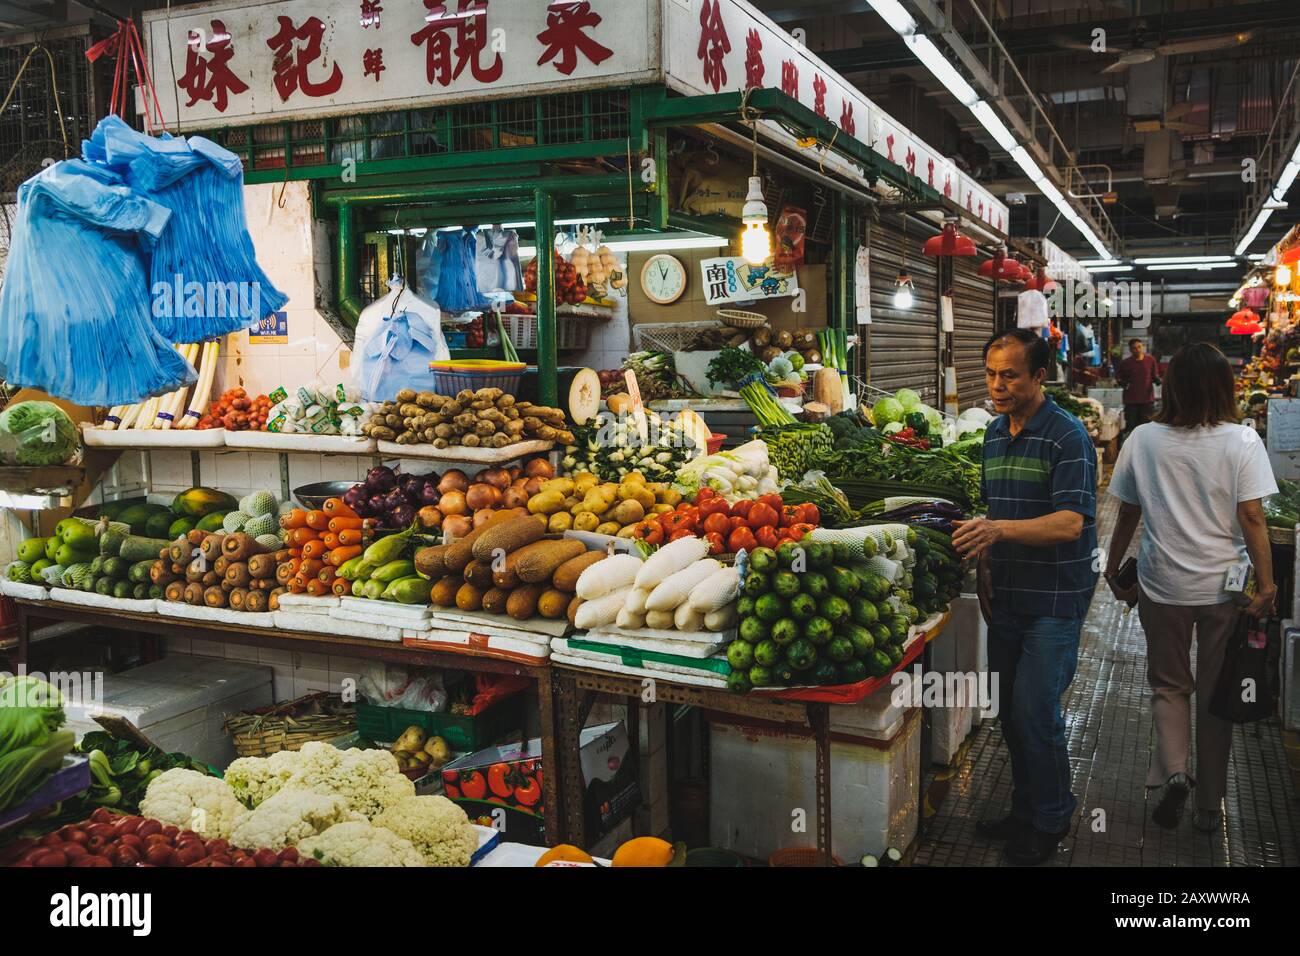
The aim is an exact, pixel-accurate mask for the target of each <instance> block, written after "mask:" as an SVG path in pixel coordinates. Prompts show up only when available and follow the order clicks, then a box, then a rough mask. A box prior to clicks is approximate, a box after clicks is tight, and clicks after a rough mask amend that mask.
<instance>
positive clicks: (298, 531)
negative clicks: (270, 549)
mask: <svg viewBox="0 0 1300 956" xmlns="http://www.w3.org/2000/svg"><path fill="white" fill-rule="evenodd" d="M287 537H288V539H289V544H291V545H292V546H293V547H295V548H301V547H302V546H303V545H304V544H306V543H307V542H308V541H315V540H317V539H318V538H319V537H320V536H319V535H318V534H316V532H315V531H313V530H312V529H311V528H294V529H293V530H292V531H290V532H289V534H288V535H287Z"/></svg>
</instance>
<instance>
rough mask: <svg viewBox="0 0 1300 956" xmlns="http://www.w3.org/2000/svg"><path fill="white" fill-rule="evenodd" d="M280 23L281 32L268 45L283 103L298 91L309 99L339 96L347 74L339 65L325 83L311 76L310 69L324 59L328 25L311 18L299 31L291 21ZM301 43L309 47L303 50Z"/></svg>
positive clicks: (268, 41) (318, 18)
mask: <svg viewBox="0 0 1300 956" xmlns="http://www.w3.org/2000/svg"><path fill="white" fill-rule="evenodd" d="M276 19H277V20H278V21H279V24H280V29H279V30H278V31H276V34H275V36H273V37H271V39H269V40H267V41H266V45H267V46H269V47H270V48H271V50H272V52H274V54H275V60H274V61H273V62H272V64H271V69H272V70H273V71H274V73H275V77H274V83H275V89H276V92H277V93H279V94H280V99H281V100H283V101H285V102H288V100H289V97H290V96H292V95H293V94H294V92H295V91H296V90H302V92H303V93H304V94H305V95H307V96H330V95H332V94H334V93H337V92H338V91H339V87H341V86H342V85H343V71H342V70H341V69H340V68H339V65H338V64H337V63H335V64H334V69H333V70H331V71H330V75H329V76H328V77H326V78H325V79H324V80H321V81H319V82H316V81H313V80H312V79H311V78H310V77H309V76H308V68H309V67H310V66H311V65H312V64H313V63H315V62H316V61H317V60H319V59H320V56H321V40H322V39H323V38H324V36H325V24H324V22H323V21H322V20H321V19H320V17H308V18H307V19H306V20H304V21H303V23H302V26H300V27H295V26H294V25H293V20H291V19H290V18H289V17H285V16H281V17H277V18H276ZM299 41H301V42H303V43H305V44H306V46H304V47H302V48H299V47H298V45H297V44H298V42H299Z"/></svg>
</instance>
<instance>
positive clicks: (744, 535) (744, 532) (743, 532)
mask: <svg viewBox="0 0 1300 956" xmlns="http://www.w3.org/2000/svg"><path fill="white" fill-rule="evenodd" d="M757 547H758V542H757V541H756V540H754V532H753V531H750V530H749V529H748V528H736V529H735V530H734V531H732V532H731V534H730V535H729V536H728V537H727V550H728V551H733V552H734V551H742V550H743V551H753V550H754V549H755V548H757Z"/></svg>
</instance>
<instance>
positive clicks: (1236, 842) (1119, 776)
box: [915, 495, 1300, 866]
mask: <svg viewBox="0 0 1300 956" xmlns="http://www.w3.org/2000/svg"><path fill="white" fill-rule="evenodd" d="M1114 502H1115V499H1113V498H1111V497H1110V496H1108V495H1107V496H1104V503H1103V511H1102V515H1101V528H1100V530H1101V534H1100V538H1101V540H1102V541H1106V540H1107V539H1108V538H1109V536H1110V528H1111V525H1112V523H1113V522H1114V518H1115V511H1116V508H1115V504H1114ZM1065 716H1066V734H1067V736H1068V739H1069V745H1070V764H1071V767H1072V768H1073V780H1074V783H1073V789H1074V792H1075V795H1076V796H1077V797H1078V799H1079V813H1078V815H1077V816H1076V818H1075V821H1074V825H1073V828H1072V831H1071V833H1070V836H1069V837H1067V838H1066V839H1065V840H1064V841H1062V843H1061V847H1060V849H1059V850H1058V851H1057V856H1056V858H1055V859H1054V860H1053V861H1052V862H1051V864H1049V865H1056V866H1284V865H1290V866H1296V865H1300V798H1297V795H1296V792H1295V790H1294V789H1293V786H1292V781H1291V777H1290V774H1289V772H1288V770H1287V764H1286V755H1285V753H1284V751H1283V747H1282V739H1281V729H1280V727H1279V725H1278V723H1277V722H1276V721H1270V722H1267V723H1262V724H1250V725H1246V726H1243V727H1239V728H1238V729H1237V731H1236V735H1235V737H1234V740H1233V745H1232V761H1231V763H1230V765H1229V769H1228V797H1227V801H1226V807H1225V811H1226V817H1225V824H1224V826H1223V827H1221V828H1220V830H1219V831H1218V832H1215V833H1212V834H1203V833H1200V832H1199V831H1197V830H1194V829H1193V828H1192V826H1191V809H1190V803H1189V807H1188V810H1187V812H1186V813H1185V814H1184V818H1183V822H1182V824H1181V825H1180V826H1179V828H1178V829H1177V830H1173V831H1169V830H1163V829H1161V828H1160V827H1157V826H1155V825H1154V824H1153V823H1151V816H1150V811H1149V809H1148V807H1147V805H1146V790H1145V786H1144V784H1145V781H1146V772H1147V757H1148V754H1149V753H1150V747H1151V745H1152V741H1153V738H1154V731H1153V728H1152V724H1151V713H1150V709H1149V707H1148V703H1147V685H1146V645H1145V642H1144V639H1143V634H1142V627H1141V625H1140V624H1139V623H1138V616H1137V613H1136V612H1132V613H1130V614H1127V615H1126V614H1124V613H1123V605H1121V604H1119V603H1118V602H1117V601H1115V599H1114V598H1113V597H1112V596H1111V594H1110V592H1109V591H1108V590H1107V589H1106V588H1105V587H1101V588H1099V589H1098V591H1097V596H1096V597H1095V598H1094V599H1093V603H1092V608H1091V611H1090V612H1089V614H1088V618H1087V621H1086V622H1085V625H1084V630H1083V639H1082V642H1081V645H1080V648H1079V666H1078V671H1077V673H1076V675H1075V678H1074V683H1073V684H1072V685H1071V686H1070V689H1069V691H1068V693H1067V696H1066V703H1065ZM967 746H968V749H967V750H966V752H965V753H964V754H962V755H959V757H958V762H957V764H956V766H955V768H954V769H953V770H951V771H948V772H945V773H940V774H938V775H936V781H937V783H938V786H936V787H934V788H933V789H932V791H931V793H932V795H933V796H932V802H937V801H938V800H939V799H940V794H943V796H942V802H941V803H938V805H937V810H932V811H930V816H929V819H928V820H927V822H926V824H925V831H924V833H923V835H922V837H921V840H920V843H919V846H918V849H917V853H916V857H915V865H918V866H998V865H1003V860H1002V853H1001V846H1000V845H999V844H991V843H986V842H984V841H981V840H979V839H978V838H977V837H976V836H975V822H976V821H977V820H979V819H981V818H983V817H997V816H1001V815H1003V814H1004V813H1005V812H1006V809H1007V808H1008V807H1009V806H1010V796H1011V794H1010V788H1011V765H1010V763H1009V761H1008V758H1007V753H1006V750H1005V748H1004V747H1003V746H1002V735H1001V733H1000V731H999V730H998V728H997V726H996V724H995V723H991V722H985V723H984V725H983V726H982V727H981V728H980V729H979V730H978V731H977V732H976V733H975V734H974V735H973V736H972V738H971V740H970V741H969V742H968V745H967ZM945 790H946V794H945V793H944V791H945Z"/></svg>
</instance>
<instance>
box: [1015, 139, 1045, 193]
mask: <svg viewBox="0 0 1300 956" xmlns="http://www.w3.org/2000/svg"><path fill="white" fill-rule="evenodd" d="M1010 153H1011V158H1012V159H1014V160H1015V161H1016V165H1017V166H1019V167H1020V168H1021V169H1023V170H1024V171H1025V175H1026V176H1028V177H1029V179H1030V181H1031V182H1032V183H1033V184H1034V185H1035V186H1037V185H1038V184H1039V183H1041V182H1042V181H1043V180H1044V179H1046V178H1047V177H1045V176H1044V175H1043V171H1042V170H1041V169H1039V168H1038V164H1037V163H1035V162H1034V160H1033V157H1032V156H1030V155H1029V151H1028V150H1027V149H1025V148H1024V147H1023V146H1017V147H1015V148H1014V149H1012V150H1010Z"/></svg>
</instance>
